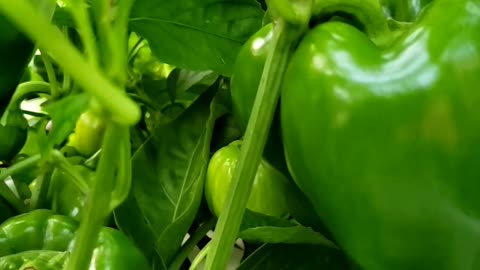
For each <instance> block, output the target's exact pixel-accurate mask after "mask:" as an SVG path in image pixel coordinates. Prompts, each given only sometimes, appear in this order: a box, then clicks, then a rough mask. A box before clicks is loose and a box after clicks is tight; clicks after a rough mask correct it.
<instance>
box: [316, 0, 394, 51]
mask: <svg viewBox="0 0 480 270" xmlns="http://www.w3.org/2000/svg"><path fill="white" fill-rule="evenodd" d="M312 14H314V16H313V19H314V20H315V19H319V18H323V17H326V16H331V15H334V14H348V15H350V16H353V17H354V18H355V19H356V20H357V21H358V22H359V23H360V24H361V25H362V26H363V28H364V29H362V30H364V31H365V33H366V34H367V35H368V37H369V38H370V39H371V40H372V41H373V43H375V44H376V45H377V46H379V47H385V46H388V44H390V42H391V41H392V39H393V38H394V35H393V33H392V31H391V30H390V28H389V26H388V20H387V19H386V18H385V15H384V12H383V10H382V6H381V5H380V2H379V1H378V0H318V1H315V4H314V6H313V11H312Z"/></svg>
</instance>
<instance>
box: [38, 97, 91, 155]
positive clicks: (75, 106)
mask: <svg viewBox="0 0 480 270" xmlns="http://www.w3.org/2000/svg"><path fill="white" fill-rule="evenodd" d="M88 105H89V97H88V96H87V95H86V94H79V95H71V96H68V97H65V98H63V99H61V100H59V101H57V102H54V103H52V104H50V105H48V106H47V107H45V108H44V110H45V111H46V112H47V113H48V114H49V115H50V118H51V119H52V130H51V132H50V134H49V135H48V144H47V146H46V147H47V148H45V149H49V148H51V147H53V146H56V145H59V144H61V143H62V142H64V141H65V140H66V139H67V138H68V136H69V135H70V134H71V133H72V131H73V129H74V128H75V123H76V122H77V119H78V118H79V117H80V115H81V114H82V113H83V112H85V111H86V110H87V108H88ZM45 149H43V150H45Z"/></svg>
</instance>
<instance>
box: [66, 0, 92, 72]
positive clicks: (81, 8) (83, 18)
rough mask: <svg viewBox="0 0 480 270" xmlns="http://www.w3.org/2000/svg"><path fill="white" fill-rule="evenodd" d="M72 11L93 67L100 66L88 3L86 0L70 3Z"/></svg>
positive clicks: (76, 0)
mask: <svg viewBox="0 0 480 270" xmlns="http://www.w3.org/2000/svg"><path fill="white" fill-rule="evenodd" d="M70 3H71V7H70V11H71V12H72V14H73V18H74V19H75V24H76V25H77V28H78V32H79V34H80V38H81V39H82V44H83V46H84V47H85V52H86V54H87V58H88V60H89V61H90V63H92V64H93V65H96V66H98V53H97V47H96V42H95V35H94V34H93V29H92V24H91V23H90V18H89V16H88V10H87V3H86V2H85V1H84V0H75V1H70Z"/></svg>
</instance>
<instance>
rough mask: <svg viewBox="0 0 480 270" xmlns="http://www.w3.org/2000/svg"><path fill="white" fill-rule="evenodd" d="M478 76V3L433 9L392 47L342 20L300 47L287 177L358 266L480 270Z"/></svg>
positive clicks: (288, 86)
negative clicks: (380, 43) (288, 173)
mask: <svg viewBox="0 0 480 270" xmlns="http://www.w3.org/2000/svg"><path fill="white" fill-rule="evenodd" d="M446 14H448V15H446ZM479 75H480V1H478V0H436V1H435V2H434V3H433V4H432V5H430V6H429V7H428V9H427V10H425V12H424V14H423V16H421V18H420V19H419V20H418V21H417V22H416V23H415V24H414V25H413V26H412V27H411V28H410V29H409V30H408V31H407V32H406V33H405V34H404V35H403V36H401V37H400V39H399V40H396V41H395V42H393V44H391V45H390V46H387V47H386V48H384V49H379V48H378V47H377V46H375V45H374V44H373V43H372V42H371V41H370V40H369V39H368V38H367V37H366V36H365V34H363V33H362V32H360V31H359V30H357V29H355V28H354V27H352V26H350V25H347V24H342V23H326V24H323V25H320V26H318V27H316V28H315V29H313V30H311V31H310V32H309V33H308V34H307V35H306V36H305V38H304V39H303V40H302V41H301V43H300V45H299V47H298V48H297V50H296V52H295V54H294V56H293V58H292V60H291V62H290V65H289V69H288V71H287V74H286V77H285V80H284V87H283V92H282V96H281V99H282V107H281V119H282V129H283V130H282V131H283V133H282V135H283V142H284V145H285V152H286V156H287V161H288V165H289V169H290V171H291V173H292V175H293V177H294V179H295V180H296V182H297V183H298V185H299V186H300V187H301V189H302V190H303V191H304V192H305V194H306V195H307V196H308V198H309V199H310V200H311V201H312V203H313V204H314V206H315V208H316V211H317V213H318V214H319V215H320V216H321V217H322V219H323V220H324V221H325V224H326V225H327V227H328V229H329V230H330V231H331V232H332V235H333V236H334V238H335V240H336V241H337V242H338V244H339V245H340V246H341V247H342V248H343V249H344V250H345V251H346V252H347V253H348V255H349V256H350V257H351V258H352V259H353V260H354V261H355V262H356V263H357V264H359V265H360V267H361V268H362V269H368V270H385V269H388V270H406V269H409V270H425V269H436V270H473V269H480V242H479V239H480V208H479V207H478V206H479V205H480V182H479V179H480V166H478V164H477V163H478V160H480V151H479V150H478V149H479V148H478V142H479V141H480V91H479V90H480V89H479V85H480V76H479Z"/></svg>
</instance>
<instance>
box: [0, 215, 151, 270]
mask: <svg viewBox="0 0 480 270" xmlns="http://www.w3.org/2000/svg"><path fill="white" fill-rule="evenodd" d="M77 230H78V223H77V222H76V221H75V220H73V219H71V218H69V217H66V216H61V215H55V214H54V213H53V212H52V211H50V210H45V209H40V210H34V211H32V212H29V213H26V214H22V215H19V216H15V217H12V218H10V219H9V220H7V221H5V222H4V223H3V224H2V225H0V260H2V257H4V256H9V255H10V256H12V255H14V254H18V256H23V255H24V253H22V252H25V251H33V250H45V251H69V252H70V251H71V250H72V248H73V239H74V236H75V234H76V232H77ZM94 254H95V256H93V258H92V260H91V262H90V269H96V270H111V269H115V270H123V269H125V270H131V269H139V270H143V269H145V270H147V269H149V267H148V264H147V262H146V259H145V258H144V256H143V254H142V253H141V252H140V251H139V250H138V249H137V248H136V247H135V246H134V244H133V243H131V242H130V241H129V239H128V238H127V237H126V236H125V235H123V234H122V233H121V232H120V231H118V230H115V229H112V228H108V227H104V228H103V229H102V230H101V232H100V235H99V238H98V242H97V244H96V247H95V250H94ZM10 258H11V257H10Z"/></svg>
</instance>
